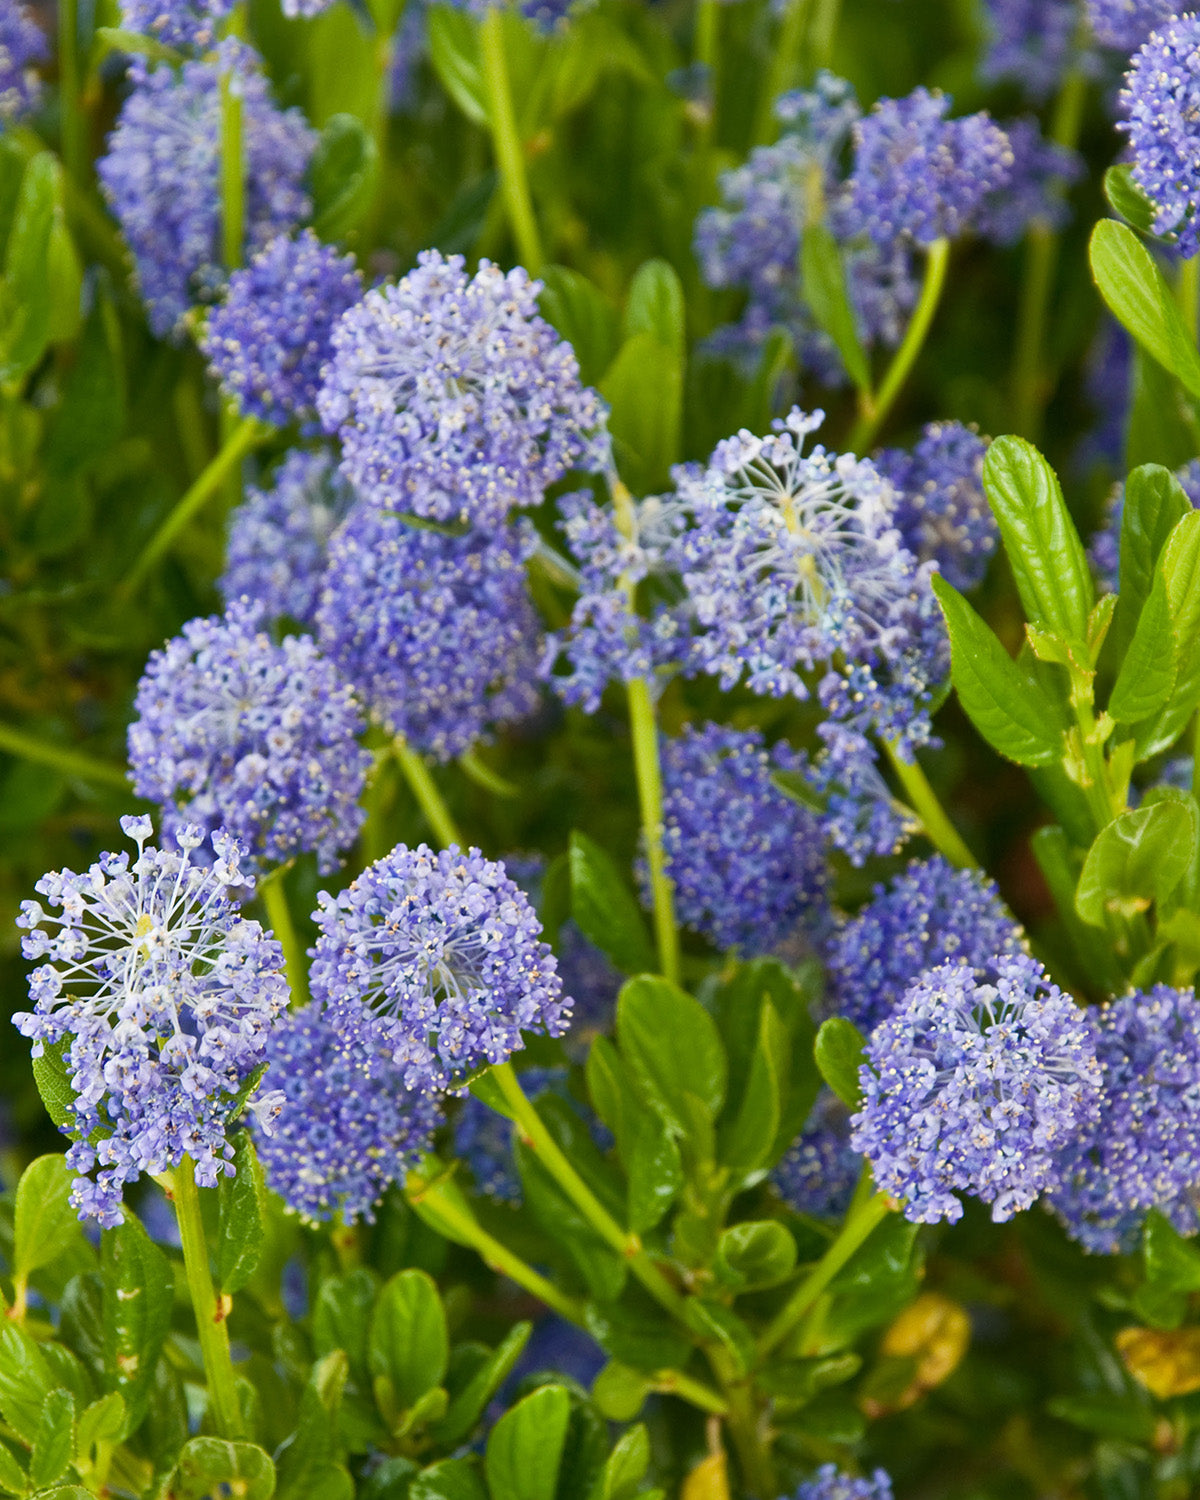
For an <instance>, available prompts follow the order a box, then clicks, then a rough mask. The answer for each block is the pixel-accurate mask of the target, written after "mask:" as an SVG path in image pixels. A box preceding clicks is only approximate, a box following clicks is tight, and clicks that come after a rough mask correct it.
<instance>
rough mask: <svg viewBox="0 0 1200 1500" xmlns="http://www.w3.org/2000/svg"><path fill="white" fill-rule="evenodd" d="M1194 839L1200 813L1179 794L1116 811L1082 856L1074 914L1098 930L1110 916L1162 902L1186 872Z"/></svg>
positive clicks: (1199, 831) (1198, 835)
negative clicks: (1083, 856)
mask: <svg viewBox="0 0 1200 1500" xmlns="http://www.w3.org/2000/svg"><path fill="white" fill-rule="evenodd" d="M1198 840H1200V813H1198V812H1197V809H1196V803H1195V799H1194V798H1192V797H1189V796H1186V795H1184V794H1183V793H1182V792H1178V793H1174V794H1173V795H1171V796H1169V797H1165V798H1164V799H1163V800H1162V801H1159V802H1154V803H1152V804H1150V805H1149V806H1143V807H1137V808H1133V809H1132V810H1131V811H1128V812H1123V813H1121V814H1120V816H1119V817H1116V818H1114V819H1113V821H1112V822H1111V823H1109V824H1108V826H1107V827H1106V828H1103V829H1101V831H1100V833H1099V834H1098V835H1097V836H1096V841H1095V843H1093V845H1092V847H1091V848H1090V849H1089V850H1088V852H1087V857H1086V858H1085V859H1084V862H1083V870H1082V871H1081V873H1080V876H1079V888H1078V889H1077V891H1076V892H1075V909H1076V911H1078V913H1079V915H1080V916H1081V917H1082V918H1083V920H1084V921H1085V922H1090V923H1091V925H1092V926H1093V927H1102V926H1103V925H1104V922H1105V918H1106V917H1107V916H1108V914H1109V913H1114V914H1117V915H1120V916H1132V915H1133V914H1134V913H1136V912H1140V911H1145V910H1146V908H1147V907H1148V906H1149V905H1150V903H1151V902H1152V901H1157V902H1158V903H1160V904H1161V903H1162V902H1163V901H1164V900H1165V899H1166V898H1167V897H1168V896H1169V895H1170V894H1171V892H1172V891H1173V890H1174V889H1175V887H1176V886H1177V885H1178V884H1179V882H1180V881H1181V880H1182V879H1183V877H1184V876H1185V875H1186V874H1187V872H1188V868H1189V866H1190V865H1191V862H1192V859H1193V858H1194V856H1195V852H1196V844H1197V841H1198Z"/></svg>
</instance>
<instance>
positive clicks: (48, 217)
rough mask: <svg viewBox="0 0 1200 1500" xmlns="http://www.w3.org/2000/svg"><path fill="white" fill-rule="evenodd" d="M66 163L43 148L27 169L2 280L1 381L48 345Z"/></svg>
mask: <svg viewBox="0 0 1200 1500" xmlns="http://www.w3.org/2000/svg"><path fill="white" fill-rule="evenodd" d="M60 180H61V168H60V167H59V165H58V162H57V161H56V160H55V158H54V157H53V156H52V155H51V153H50V152H49V151H39V152H38V154H37V155H36V156H35V157H33V159H32V160H31V161H30V163H29V165H28V166H27V167H26V169H25V176H24V177H23V178H22V180H21V191H20V193H19V194H18V197H17V209H16V215H15V217H14V219H13V227H12V232H11V234H10V235H9V239H8V249H7V253H6V255H5V262H4V277H3V280H2V281H0V385H15V384H16V383H18V382H19V381H20V380H22V379H23V378H24V377H25V376H26V375H27V374H28V373H29V371H30V370H31V369H32V368H33V367H34V365H35V364H37V362H38V360H40V359H41V357H42V355H43V354H44V353H45V351H46V345H47V343H48V342H49V338H50V326H51V312H52V303H51V289H50V278H49V277H48V276H47V274H46V265H47V260H48V258H49V254H50V233H51V230H52V228H53V226H54V216H55V209H56V205H57V201H58V196H59V191H60V188H59V184H60Z"/></svg>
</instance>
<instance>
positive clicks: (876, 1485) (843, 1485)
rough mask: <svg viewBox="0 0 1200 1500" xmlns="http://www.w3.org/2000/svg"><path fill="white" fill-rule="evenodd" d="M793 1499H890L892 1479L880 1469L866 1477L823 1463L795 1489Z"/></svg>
mask: <svg viewBox="0 0 1200 1500" xmlns="http://www.w3.org/2000/svg"><path fill="white" fill-rule="evenodd" d="M795 1500H892V1481H891V1480H890V1479H889V1478H888V1476H887V1474H886V1473H885V1472H884V1471H883V1470H882V1469H876V1470H875V1472H874V1473H873V1474H872V1475H871V1476H870V1477H869V1478H867V1479H856V1478H855V1477H854V1476H853V1475H851V1474H846V1473H843V1471H842V1470H841V1469H839V1468H838V1467H837V1466H836V1465H835V1464H824V1465H822V1467H821V1468H819V1469H818V1470H817V1472H816V1473H815V1474H814V1475H813V1477H812V1478H811V1479H809V1480H806V1482H805V1483H804V1484H802V1485H801V1486H800V1488H799V1489H798V1490H797V1491H796V1494H795Z"/></svg>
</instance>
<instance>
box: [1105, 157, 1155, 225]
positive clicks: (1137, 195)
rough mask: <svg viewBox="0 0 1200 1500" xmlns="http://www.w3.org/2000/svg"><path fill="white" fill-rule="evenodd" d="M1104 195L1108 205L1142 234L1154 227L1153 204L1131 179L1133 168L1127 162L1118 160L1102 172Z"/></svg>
mask: <svg viewBox="0 0 1200 1500" xmlns="http://www.w3.org/2000/svg"><path fill="white" fill-rule="evenodd" d="M1104 196H1105V197H1106V198H1107V199H1108V202H1109V205H1110V207H1112V208H1113V209H1115V210H1116V212H1117V213H1119V214H1120V215H1121V217H1122V218H1123V219H1124V220H1125V222H1126V223H1127V224H1131V225H1132V226H1133V227H1134V229H1136V230H1139V231H1140V232H1141V233H1142V234H1149V233H1150V231H1151V230H1152V229H1153V227H1154V212H1155V210H1154V205H1153V203H1151V202H1150V200H1149V198H1147V197H1146V195H1145V193H1143V192H1142V190H1141V188H1140V187H1138V185H1137V183H1136V182H1135V181H1134V180H1133V169H1132V167H1131V166H1130V165H1129V163H1128V162H1118V164H1117V165H1116V166H1115V167H1109V169H1108V171H1107V172H1105V174H1104Z"/></svg>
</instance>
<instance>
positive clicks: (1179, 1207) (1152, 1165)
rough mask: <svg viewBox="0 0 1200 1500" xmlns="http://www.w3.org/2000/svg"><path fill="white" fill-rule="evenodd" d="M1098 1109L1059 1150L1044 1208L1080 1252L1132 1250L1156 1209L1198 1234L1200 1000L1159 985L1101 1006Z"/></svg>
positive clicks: (1180, 1228)
mask: <svg viewBox="0 0 1200 1500" xmlns="http://www.w3.org/2000/svg"><path fill="white" fill-rule="evenodd" d="M1092 1014H1093V1015H1094V1017H1095V1023H1096V1030H1097V1038H1096V1052H1097V1055H1098V1057H1099V1059H1100V1067H1101V1070H1102V1073H1103V1082H1102V1086H1101V1094H1100V1112H1099V1115H1098V1116H1097V1117H1096V1119H1095V1120H1093V1121H1092V1122H1091V1123H1090V1125H1089V1126H1088V1128H1086V1129H1085V1130H1084V1131H1083V1132H1082V1133H1081V1134H1080V1135H1078V1136H1077V1137H1076V1138H1074V1139H1073V1140H1071V1141H1069V1142H1068V1143H1067V1144H1066V1148H1065V1150H1064V1151H1063V1152H1062V1154H1061V1156H1060V1160H1059V1172H1060V1176H1061V1184H1060V1185H1059V1186H1057V1187H1055V1188H1054V1189H1053V1190H1052V1192H1051V1193H1050V1195H1049V1196H1048V1198H1047V1203H1048V1205H1049V1206H1050V1207H1051V1208H1052V1209H1053V1210H1054V1212H1055V1213H1056V1214H1057V1215H1058V1217H1059V1218H1060V1219H1061V1220H1062V1221H1063V1223H1064V1224H1065V1225H1066V1226H1067V1230H1068V1232H1069V1233H1070V1235H1071V1236H1072V1238H1073V1239H1076V1240H1078V1241H1079V1243H1080V1244H1081V1245H1083V1247H1084V1248H1085V1249H1087V1250H1092V1251H1096V1252H1098V1253H1100V1254H1104V1255H1113V1254H1116V1253H1117V1252H1118V1251H1129V1250H1132V1249H1133V1248H1134V1247H1135V1245H1136V1243H1137V1237H1138V1233H1139V1231H1140V1230H1141V1227H1142V1224H1143V1222H1144V1220H1145V1217H1146V1214H1147V1213H1148V1212H1149V1211H1150V1209H1152V1208H1156V1209H1158V1211H1159V1212H1160V1213H1162V1214H1165V1215H1166V1217H1167V1218H1168V1219H1169V1220H1170V1221H1171V1223H1172V1224H1173V1225H1174V1226H1175V1228H1176V1229H1177V1230H1178V1231H1179V1232H1180V1234H1187V1235H1191V1234H1195V1233H1196V1231H1197V1228H1198V1227H1200V1218H1198V1216H1197V1207H1198V1204H1200V1199H1198V1197H1197V1193H1198V1191H1200V1002H1197V1000H1196V997H1195V995H1194V994H1193V993H1192V991H1191V990H1174V989H1171V988H1169V987H1168V986H1167V985H1165V984H1157V985H1155V986H1154V988H1153V989H1152V990H1150V991H1149V992H1148V993H1145V994H1143V993H1140V992H1138V993H1135V994H1132V995H1125V996H1123V997H1122V998H1121V999H1119V1000H1113V1001H1112V1002H1111V1003H1110V1004H1108V1005H1105V1006H1102V1007H1100V1008H1099V1009H1098V1010H1096V1011H1094V1012H1093V1013H1092Z"/></svg>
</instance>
